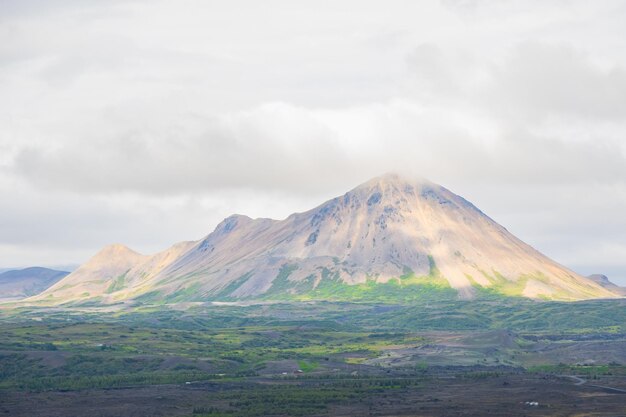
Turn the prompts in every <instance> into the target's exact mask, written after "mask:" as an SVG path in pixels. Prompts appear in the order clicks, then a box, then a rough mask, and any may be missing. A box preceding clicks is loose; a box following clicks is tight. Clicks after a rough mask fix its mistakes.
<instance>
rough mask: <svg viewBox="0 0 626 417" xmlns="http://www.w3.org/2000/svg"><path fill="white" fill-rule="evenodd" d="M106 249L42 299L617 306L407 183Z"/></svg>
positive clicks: (430, 188) (464, 210) (498, 229)
mask: <svg viewBox="0 0 626 417" xmlns="http://www.w3.org/2000/svg"><path fill="white" fill-rule="evenodd" d="M105 250H106V252H103V251H101V252H100V253H99V254H97V255H96V256H95V257H94V258H92V260H90V261H88V262H87V263H86V264H85V265H83V266H81V267H80V268H79V269H78V270H77V271H75V272H74V273H72V274H71V275H70V276H68V277H66V278H65V279H64V280H62V281H61V282H59V283H57V284H55V285H54V286H53V287H51V288H49V289H48V290H46V291H45V292H44V293H43V294H42V295H41V296H40V297H35V298H34V299H33V300H35V301H36V300H43V299H47V300H48V301H51V302H56V303H63V302H68V301H80V300H89V299H96V300H97V301H98V302H103V303H110V302H118V301H133V300H141V301H150V302H156V301H160V302H168V301H172V302H174V301H188V300H213V299H245V298H263V297H268V296H269V295H271V294H273V295H274V296H277V297H283V298H284V297H293V298H303V297H305V298H306V297H308V296H314V295H315V294H318V295H319V294H320V288H329V287H328V286H329V285H331V284H332V285H331V286H334V287H333V288H335V290H336V291H335V293H345V294H349V293H351V292H354V291H350V290H357V289H358V290H359V291H361V290H363V291H365V292H367V291H369V293H370V294H373V293H375V292H376V291H378V290H380V289H389V288H388V287H389V286H393V285H397V286H400V287H402V291H405V292H407V293H408V292H411V291H417V293H416V294H417V295H419V291H420V290H423V289H424V288H431V287H433V288H435V287H436V288H440V289H442V290H445V291H447V293H450V291H451V290H453V291H455V292H456V293H458V295H459V297H460V298H463V299H471V298H473V297H475V296H477V294H478V293H480V292H484V291H491V292H493V293H498V294H502V295H508V296H523V297H529V298H540V299H541V298H545V299H561V300H577V299H587V298H601V297H615V296H616V294H615V293H613V292H611V291H610V290H608V289H605V288H603V287H602V286H601V285H599V284H597V283H596V282H593V281H592V280H589V279H587V278H585V277H582V276H580V275H578V274H576V273H575V272H573V271H571V270H569V269H567V268H565V267H563V266H561V265H559V264H558V263H556V262H554V261H552V260H551V259H549V258H547V257H546V256H544V255H543V254H541V253H540V252H538V251H537V250H535V249H534V248H532V247H531V246H529V245H527V244H526V243H524V242H522V241H521V240H519V239H517V238H516V237H515V236H513V235H512V234H511V233H509V232H508V231H507V230H506V229H505V228H504V227H502V226H501V225H499V224H498V223H496V222H495V221H494V220H493V219H491V218H490V217H489V216H487V215H486V214H484V213H483V212H482V211H481V210H480V209H478V208H477V207H476V206H475V205H474V204H472V203H471V202H469V201H467V200H465V199H464V198H463V197H461V196H459V195H456V194H454V193H453V192H451V191H450V190H448V189H446V188H444V187H442V186H440V185H438V184H435V183H432V182H430V181H428V180H424V179H422V180H411V179H406V178H403V177H401V176H399V175H397V174H386V175H383V176H380V177H376V178H373V179H371V180H369V181H367V182H365V183H363V184H361V185H359V186H357V187H355V188H353V189H352V190H350V191H349V192H347V193H345V194H344V195H342V196H338V197H335V198H333V199H331V200H328V201H326V202H324V203H322V204H321V205H319V206H317V207H315V208H313V209H311V210H308V211H305V212H302V213H294V214H292V215H290V216H288V217H287V218H285V219H284V220H273V219H266V218H260V219H252V218H250V217H248V216H245V215H239V214H235V215H231V216H229V217H227V218H226V219H224V220H223V221H222V222H220V223H219V224H218V225H217V227H216V228H215V230H214V231H213V232H212V233H209V234H208V235H207V236H205V238H203V239H201V240H199V241H195V242H183V243H181V244H177V245H174V246H173V247H171V248H169V249H166V250H165V251H162V252H159V253H158V254H156V255H153V256H152V257H150V256H145V255H140V254H137V253H136V252H134V251H132V250H130V249H128V248H126V247H124V246H123V245H113V246H112V247H108V249H107V248H105ZM107 257H108V259H109V260H110V262H107V261H106V259H107ZM103 259H104V260H103ZM101 261H102V262H101ZM96 281H97V282H96ZM94 282H96V283H94ZM85 283H91V284H90V285H85ZM68 284H72V285H71V286H69V287H68V286H67V285H68ZM420 285H422V286H421V287H420ZM343 286H349V287H350V288H344V287H343ZM363 286H365V287H363ZM393 290H394V291H396V289H395V288H394V289H393ZM363 291H361V292H363ZM78 294H80V295H78ZM86 294H87V295H86ZM327 294H330V295H329V296H333V293H332V292H330V293H329V292H327ZM348 298H350V297H348ZM357 299H358V297H357Z"/></svg>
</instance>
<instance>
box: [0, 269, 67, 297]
mask: <svg viewBox="0 0 626 417" xmlns="http://www.w3.org/2000/svg"><path fill="white" fill-rule="evenodd" d="M68 274H69V272H65V271H57V270H54V269H48V268H40V267H32V268H25V269H18V270H5V271H4V272H2V273H0V300H8V299H12V300H15V299H20V298H26V297H29V296H32V295H35V294H39V293H40V292H42V291H43V290H45V289H47V288H48V287H50V286H51V285H53V284H54V283H56V282H58V281H59V280H61V279H62V278H64V277H65V276H67V275H68Z"/></svg>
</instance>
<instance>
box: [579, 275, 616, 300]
mask: <svg viewBox="0 0 626 417" xmlns="http://www.w3.org/2000/svg"><path fill="white" fill-rule="evenodd" d="M587 278H589V279H590V280H592V281H594V282H596V283H598V284H600V285H601V286H602V287H604V288H606V289H608V290H609V291H612V292H614V293H616V294H620V295H624V296H626V287H620V286H619V285H616V284H614V283H612V282H611V281H610V280H609V278H608V277H607V276H606V275H602V274H593V275H589V276H588V277H587Z"/></svg>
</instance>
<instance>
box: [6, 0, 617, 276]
mask: <svg viewBox="0 0 626 417" xmlns="http://www.w3.org/2000/svg"><path fill="white" fill-rule="evenodd" d="M0 12H1V13H0V16H1V17H0V19H1V22H2V24H1V25H0V89H1V91H2V92H3V94H2V97H0V192H1V193H2V200H3V201H5V203H4V207H3V212H2V213H1V215H0V225H1V226H2V227H3V236H2V239H0V244H2V245H4V246H3V247H4V248H9V247H10V248H12V249H6V250H2V249H0V253H7V254H9V253H10V254H11V256H18V254H20V253H21V255H19V256H21V257H22V258H23V259H24V260H26V259H33V256H32V255H30V253H32V252H36V251H33V249H35V248H37V250H39V249H40V248H44V247H50V248H51V247H53V246H54V245H55V242H58V243H57V244H58V246H59V247H63V248H65V249H63V250H58V248H57V250H56V251H55V252H54V253H56V254H59V256H61V255H60V254H61V253H65V254H66V255H67V257H68V258H71V259H67V261H74V260H76V257H78V256H77V255H76V254H78V253H80V254H81V256H82V254H84V252H83V250H85V251H86V249H83V248H89V250H94V251H95V250H96V249H97V246H98V245H100V244H102V243H107V241H109V240H110V241H120V240H122V241H126V242H128V243H130V244H135V245H137V246H138V247H137V248H138V249H139V250H144V251H153V250H156V249H158V248H162V247H165V246H167V245H168V244H169V243H171V242H172V241H175V240H179V239H180V240H182V239H188V238H197V237H199V236H202V235H203V234H204V233H207V232H208V231H210V230H211V228H212V226H213V225H214V223H215V222H217V221H219V220H220V219H221V218H222V217H225V216H226V215H228V214H230V212H233V211H239V212H244V213H247V214H252V215H262V216H271V217H280V216H284V215H286V214H288V213H289V212H290V211H295V210H302V209H305V208H308V207H310V206H312V205H314V204H315V203H318V202H321V201H323V200H324V199H326V198H329V197H332V196H333V195H335V194H338V193H341V192H344V191H346V190H347V189H348V188H350V187H352V186H354V185H356V184H358V183H359V182H361V181H364V180H366V179H368V178H369V177H372V176H375V175H379V174H381V173H383V172H386V171H398V170H400V171H403V172H408V173H411V174H415V175H419V176H425V177H429V178H431V179H432V180H434V181H438V182H441V183H443V184H444V185H447V186H449V187H450V188H452V189H453V190H454V191H456V192H458V193H460V194H462V195H464V196H467V197H468V198H469V199H470V200H473V201H474V202H475V203H476V204H477V205H478V206H479V207H481V208H483V209H484V210H485V211H486V212H488V213H489V214H490V215H492V216H493V217H495V218H496V219H502V223H504V224H505V226H507V227H509V228H510V229H511V230H513V231H515V232H516V233H517V234H519V235H520V236H521V237H523V238H524V239H526V240H529V241H530V242H531V243H533V242H536V244H537V245H539V246H540V248H541V249H542V250H544V251H545V252H546V253H548V255H550V254H554V256H556V257H558V258H559V259H563V260H564V261H567V262H573V260H576V259H573V258H571V257H568V256H567V251H563V250H562V249H561V248H563V247H566V246H567V245H565V243H568V242H572V241H579V242H583V243H581V246H579V247H577V248H576V251H574V250H573V249H572V251H570V252H571V253H580V254H581V255H580V262H579V263H578V264H579V265H587V266H589V265H592V266H593V265H598V272H602V270H601V266H602V265H601V264H602V262H604V263H605V264H607V265H609V264H611V265H613V263H614V262H613V261H612V259H613V258H614V257H615V256H617V255H616V254H618V253H620V252H619V250H612V251H608V250H607V251H606V253H607V255H606V256H602V255H601V254H600V255H599V254H598V253H599V252H597V251H596V252H593V253H592V249H593V248H592V247H609V246H610V247H612V248H622V247H624V245H625V244H626V243H625V242H624V240H623V236H624V233H621V234H620V233H615V230H618V231H622V232H623V230H624V227H625V226H624V225H623V222H622V221H621V219H622V217H623V216H622V214H621V213H623V212H624V210H626V201H624V200H623V199H622V198H621V197H619V196H621V195H622V194H623V193H624V192H625V190H626V142H625V141H624V137H625V135H626V114H625V109H626V102H625V101H626V99H625V97H626V54H625V53H624V52H623V51H625V50H626V45H625V43H626V41H625V40H624V39H626V33H625V31H624V29H623V18H624V16H625V15H626V8H625V7H624V6H623V2H619V1H607V2H603V3H602V4H600V3H593V4H591V3H589V2H583V1H548V2H530V3H528V2H526V3H520V2H514V1H510V2H509V1H506V2H491V1H473V0H470V1H450V0H446V1H442V2H440V1H434V0H433V1H426V2H412V3H411V2H391V3H389V4H386V5H385V6H384V7H383V6H381V5H380V3H377V2H342V3H319V2H310V3H299V4H297V5H296V4H294V3H292V2H281V1H277V2H271V3H270V4H265V5H263V6H261V5H258V4H256V3H254V2H246V1H238V2H232V3H228V4H220V5H218V4H217V3H206V2H196V1H192V0H189V1H183V2H182V3H181V2H171V1H157V2H143V1H134V2H114V3H110V2H108V3H107V4H103V3H101V2H78V3H67V2H54V1H51V2H34V1H26V2H12V3H10V4H9V3H5V4H3V5H2V6H0ZM494 34H496V35H494ZM601 190H602V191H601ZM574 195H575V196H579V199H578V200H575V199H573V198H572V197H571V196H574ZM598 202H602V203H598ZM613 204H615V206H614V205H613ZM550 207H552V209H550ZM202 213H205V214H202ZM559 213H561V215H559ZM562 213H566V214H567V215H563V214H562ZM595 213H602V214H597V215H592V214H595ZM168 216H169V218H170V219H176V220H167V219H168ZM565 219H566V220H565ZM92 220H93V222H92ZM91 223H93V224H91ZM164 224H168V225H170V226H167V227H165V226H163V225H164ZM607 225H609V226H607ZM610 225H613V226H614V227H613V228H612V227H611V226H610ZM64 230H65V231H64ZM177 231H179V233H177ZM178 235H180V238H177V236H178ZM116 236H120V237H119V238H116ZM133 236H144V238H133ZM555 236H557V238H554V237H555ZM560 236H566V237H564V238H562V239H561V238H560ZM601 243H602V244H603V245H605V246H600V244H601ZM568 244H569V243H568ZM17 247H19V248H21V249H16V248H17ZM585 253H588V254H589V255H585ZM14 254H15V255H14ZM609 254H611V255H609ZM609 257H612V258H611V259H609ZM575 258H578V256H576V257H575ZM572 259H573V260H572ZM0 261H1V260H0ZM24 262H26V261H24ZM61 262H65V260H59V262H58V263H61ZM9 263H11V262H9ZM618 263H619V262H618ZM0 266H2V265H0ZM587 266H585V268H586V267H587ZM612 268H618V266H615V265H613V266H612ZM614 270H617V269H614ZM622 271H624V272H623V273H622V275H623V276H624V277H625V278H626V264H624V265H623V269H622Z"/></svg>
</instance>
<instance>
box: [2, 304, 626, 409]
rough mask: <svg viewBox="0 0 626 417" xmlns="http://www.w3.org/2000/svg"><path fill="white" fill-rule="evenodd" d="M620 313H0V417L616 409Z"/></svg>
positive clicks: (317, 309)
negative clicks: (5, 416)
mask: <svg viewBox="0 0 626 417" xmlns="http://www.w3.org/2000/svg"><path fill="white" fill-rule="evenodd" d="M625 310H626V309H624V305H623V301H620V300H616V301H612V302H601V301H599V302H587V303H579V304H576V303H568V304H564V303H561V304H559V303H545V304H529V302H527V301H519V302H510V301H509V302H507V303H502V302H500V301H498V300H495V301H494V300H487V301H485V302H473V303H464V302H458V303H443V304H442V303H439V304H432V303H430V304H425V305H408V306H398V305H380V304H342V303H297V304H289V303H285V304H280V303H265V304H252V305H242V304H240V305H219V306H216V305H213V304H194V305H179V306H171V307H163V306H159V307H155V306H143V307H138V308H135V309H133V310H126V309H124V310H117V311H116V310H115V309H109V310H108V311H106V312H104V311H103V310H101V309H97V308H96V309H92V308H82V309H80V308H76V309H44V310H41V309H23V310H21V311H17V310H5V311H3V312H2V313H1V314H0V316H1V317H0V335H1V337H0V416H1V415H7V416H46V417H56V416H58V417H61V416H62V417H71V416H76V417H79V416H90V417H97V416H102V417H108V416H137V417H143V416H146V417H147V416H181V417H182V416H186V417H202V416H207V417H208V416H352V415H359V416H362V415H371V416H616V415H626V366H624V365H623V364H626V326H625V323H626V321H625V320H624V314H626V313H624V311H625ZM583 316H584V319H583V318H582V317H583Z"/></svg>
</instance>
